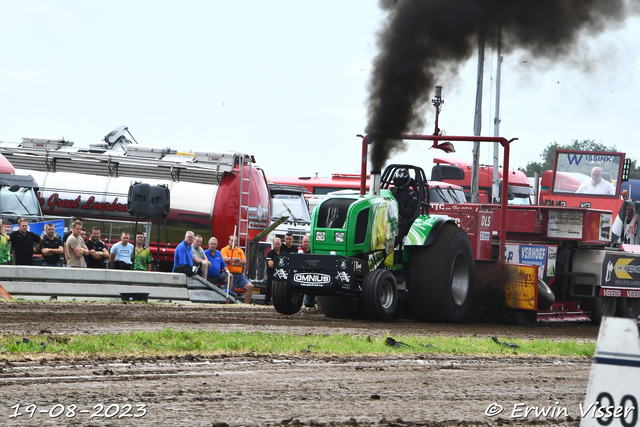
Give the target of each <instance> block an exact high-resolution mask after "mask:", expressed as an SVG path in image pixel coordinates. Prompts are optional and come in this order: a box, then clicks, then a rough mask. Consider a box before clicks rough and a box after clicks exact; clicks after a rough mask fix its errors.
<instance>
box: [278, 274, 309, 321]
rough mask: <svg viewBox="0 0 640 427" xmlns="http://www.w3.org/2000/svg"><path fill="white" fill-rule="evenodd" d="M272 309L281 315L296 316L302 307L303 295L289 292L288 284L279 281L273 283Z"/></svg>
mask: <svg viewBox="0 0 640 427" xmlns="http://www.w3.org/2000/svg"><path fill="white" fill-rule="evenodd" d="M272 293H273V307H274V308H275V309H276V311H277V312H278V313H281V314H296V313H297V312H299V311H300V307H302V300H303V299H304V294H301V293H299V292H291V289H290V288H289V284H288V283H287V282H283V281H280V280H274V281H273V289H272Z"/></svg>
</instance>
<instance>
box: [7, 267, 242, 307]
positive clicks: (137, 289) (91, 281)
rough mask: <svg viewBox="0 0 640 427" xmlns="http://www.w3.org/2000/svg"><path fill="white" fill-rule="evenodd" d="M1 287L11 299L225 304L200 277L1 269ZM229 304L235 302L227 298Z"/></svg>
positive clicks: (101, 271) (139, 272) (170, 274)
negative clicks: (123, 297)
mask: <svg viewBox="0 0 640 427" xmlns="http://www.w3.org/2000/svg"><path fill="white" fill-rule="evenodd" d="M0 284H1V285H2V286H3V287H4V289H6V291H7V292H9V294H11V296H13V297H16V296H42V297H47V298H48V297H50V296H54V295H55V296H60V297H76V298H116V299H120V294H121V293H148V294H149V299H150V300H171V301H192V302H203V303H205V302H206V303H224V302H225V301H226V299H227V297H226V294H225V293H224V292H223V291H222V290H221V289H218V287H216V286H213V285H211V284H210V283H209V282H207V281H206V280H204V279H202V278H201V277H200V276H193V277H191V278H188V277H187V276H186V275H184V274H182V273H158V272H150V271H123V270H99V269H84V268H64V267H24V266H13V265H4V266H0ZM229 301H230V302H233V303H236V302H237V301H236V300H235V298H233V297H230V298H229Z"/></svg>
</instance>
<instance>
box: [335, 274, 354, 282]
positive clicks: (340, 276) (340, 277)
mask: <svg viewBox="0 0 640 427" xmlns="http://www.w3.org/2000/svg"><path fill="white" fill-rule="evenodd" d="M336 279H337V280H338V281H340V282H348V281H350V280H351V277H350V276H349V275H348V274H347V273H346V272H344V271H341V272H339V273H338V274H337V275H336Z"/></svg>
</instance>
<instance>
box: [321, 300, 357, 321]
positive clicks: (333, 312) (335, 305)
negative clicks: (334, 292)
mask: <svg viewBox="0 0 640 427" xmlns="http://www.w3.org/2000/svg"><path fill="white" fill-rule="evenodd" d="M318 307H319V311H320V312H321V313H323V314H324V315H325V317H329V318H332V319H348V318H349V317H350V316H349V314H350V312H351V298H344V297H318Z"/></svg>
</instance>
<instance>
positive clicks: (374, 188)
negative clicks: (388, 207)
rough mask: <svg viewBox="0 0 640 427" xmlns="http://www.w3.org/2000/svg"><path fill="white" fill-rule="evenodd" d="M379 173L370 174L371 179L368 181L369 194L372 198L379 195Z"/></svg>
mask: <svg viewBox="0 0 640 427" xmlns="http://www.w3.org/2000/svg"><path fill="white" fill-rule="evenodd" d="M380 178H381V177H380V172H379V171H376V172H371V177H370V179H369V194H371V195H372V196H379V195H380Z"/></svg>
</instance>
